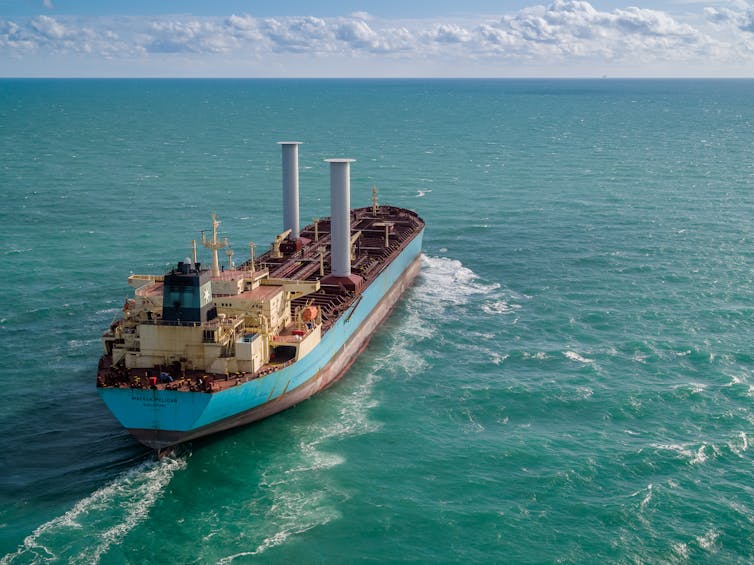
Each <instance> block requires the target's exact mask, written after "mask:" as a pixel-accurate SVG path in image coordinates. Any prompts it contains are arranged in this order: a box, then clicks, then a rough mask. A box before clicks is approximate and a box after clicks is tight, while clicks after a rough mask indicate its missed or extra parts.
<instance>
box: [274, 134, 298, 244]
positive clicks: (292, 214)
mask: <svg viewBox="0 0 754 565" xmlns="http://www.w3.org/2000/svg"><path fill="white" fill-rule="evenodd" d="M278 145H280V146H281V147H282V148H283V231H284V232H285V231H288V230H291V235H290V238H291V239H293V240H296V239H298V238H299V231H298V228H299V218H298V146H299V145H301V142H300V141H278Z"/></svg>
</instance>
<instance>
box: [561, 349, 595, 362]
mask: <svg viewBox="0 0 754 565" xmlns="http://www.w3.org/2000/svg"><path fill="white" fill-rule="evenodd" d="M563 355H565V356H566V357H568V359H570V360H571V361H578V362H579V363H594V359H587V358H586V357H582V356H581V355H579V354H578V353H576V352H575V351H566V352H564V353H563Z"/></svg>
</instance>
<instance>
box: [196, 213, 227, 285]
mask: <svg viewBox="0 0 754 565" xmlns="http://www.w3.org/2000/svg"><path fill="white" fill-rule="evenodd" d="M219 227H220V220H218V219H217V216H216V215H215V213H214V212H212V239H211V240H209V241H208V240H207V238H206V237H205V236H204V232H202V245H203V246H204V247H206V248H207V249H211V250H212V276H213V277H219V276H220V261H219V259H218V257H217V251H218V250H219V249H222V248H223V247H227V245H228V238H227V237H226V238H225V240H223V241H218V240H217V228H219Z"/></svg>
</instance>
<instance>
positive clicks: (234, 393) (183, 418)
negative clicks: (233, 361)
mask: <svg viewBox="0 0 754 565" xmlns="http://www.w3.org/2000/svg"><path fill="white" fill-rule="evenodd" d="M422 236H423V231H422V232H420V233H418V235H417V236H416V237H415V238H414V239H413V240H412V241H411V242H410V243H408V244H407V245H406V247H405V248H404V249H403V251H402V252H401V253H400V254H399V255H398V256H397V257H396V258H395V259H394V260H393V261H392V262H391V263H389V264H388V265H387V266H386V267H385V269H384V270H383V271H382V272H381V273H380V274H379V275H378V276H377V277H376V278H375V279H374V280H373V281H372V283H371V284H370V285H369V286H368V287H367V288H365V289H364V290H363V292H362V294H361V297H360V298H357V300H356V301H355V302H354V304H353V305H352V306H351V307H350V308H349V309H348V310H347V311H346V312H345V313H344V314H343V315H342V316H341V317H340V319H338V321H337V322H335V324H334V325H333V326H332V327H331V328H330V329H329V330H328V331H327V332H326V333H325V334H324V335H323V336H322V341H321V342H320V343H319V345H318V346H317V347H316V348H315V349H314V350H313V351H311V352H310V353H309V354H308V355H306V356H305V357H303V358H302V359H300V360H299V361H297V362H296V363H294V364H292V365H290V366H288V367H286V368H284V369H281V370H279V371H275V372H273V373H270V374H269V375H266V376H264V377H259V378H256V379H253V380H250V381H248V382H246V383H242V384H240V385H239V386H235V387H232V388H228V389H225V390H222V391H219V392H213V393H205V392H183V391H171V390H146V389H124V388H99V389H98V390H99V392H100V395H101V396H102V399H103V401H104V402H105V404H106V405H107V407H108V408H109V409H110V411H111V412H112V413H113V414H114V415H115V417H116V418H117V419H118V420H119V421H120V423H121V424H122V425H123V426H124V427H125V428H126V429H127V430H128V431H129V432H131V433H132V434H133V435H134V436H135V437H136V438H137V439H138V440H139V441H141V442H142V443H144V444H145V445H147V446H149V447H151V448H153V449H158V450H159V449H163V448H166V447H170V446H173V445H176V444H178V443H181V442H185V441H189V440H191V439H195V438H197V437H201V436H205V435H209V434H212V433H216V432H218V431H221V430H225V429H229V428H233V427H236V426H239V425H243V424H247V423H250V422H253V421H256V420H260V419H262V418H265V417H267V416H270V415H272V414H275V413H277V412H280V411H281V410H284V409H286V408H288V407H290V406H293V405H294V404H297V403H299V402H301V401H302V400H305V399H306V398H308V397H309V396H311V395H312V394H315V393H316V392H318V391H319V390H322V389H324V388H326V387H327V386H329V385H331V384H332V383H333V382H335V381H337V380H338V379H339V378H340V377H341V376H342V375H343V373H345V371H346V370H347V369H348V367H350V365H351V363H352V362H353V361H354V360H355V358H356V356H357V355H358V354H359V353H360V352H361V350H362V349H363V348H364V347H365V346H366V344H367V343H368V341H369V338H370V337H371V336H372V334H373V333H374V331H375V330H376V328H377V327H379V325H380V324H381V323H382V321H383V320H384V319H385V318H386V317H387V315H388V314H389V313H390V311H391V310H392V308H393V306H394V305H395V303H396V302H397V300H398V299H399V298H400V296H401V294H402V293H403V291H404V290H405V289H406V288H407V287H408V286H409V285H410V284H411V282H412V281H413V279H414V277H415V276H416V274H417V273H418V271H419V263H420V254H421V248H422Z"/></svg>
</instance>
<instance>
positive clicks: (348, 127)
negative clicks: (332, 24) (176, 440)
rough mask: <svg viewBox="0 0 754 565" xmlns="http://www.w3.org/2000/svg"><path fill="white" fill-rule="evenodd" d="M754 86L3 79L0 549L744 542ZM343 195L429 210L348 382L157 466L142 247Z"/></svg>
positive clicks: (416, 551) (531, 547) (193, 559)
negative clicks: (397, 288)
mask: <svg viewBox="0 0 754 565" xmlns="http://www.w3.org/2000/svg"><path fill="white" fill-rule="evenodd" d="M753 101H754V81H620V80H599V81H597V80H595V81H587V80H584V81H545V80H540V81H524V80H511V81H450V80H448V81H444V80H438V81H390V80H381V81H296V80H289V81H283V80H269V81H242V80H228V81H203V80H195V81H178V80H175V81H158V80H154V81H153V80H122V81H121V80H107V81H96V80H92V81H88V80H39V81H26V80H2V81H0V189H1V190H2V207H0V225H2V236H0V238H1V239H0V244H1V245H0V255H1V256H2V260H3V265H4V276H3V286H2V291H0V369H1V372H0V390H1V391H2V393H1V394H2V397H1V398H2V400H0V470H1V472H0V555H4V557H0V562H1V563H14V564H15V563H43V562H61V563H66V562H72V563H90V562H101V563H157V562H182V563H247V562H252V561H257V560H258V561H260V562H265V563H294V562H302V563H318V562H322V563H325V562H327V563H332V562H356V561H364V562H465V563H466V562H476V563H487V562H501V563H502V562H522V563H544V562H561V563H583V562H617V563H656V562H667V563H699V562H709V561H714V562H742V563H743V562H751V561H752V560H754V481H752V478H753V476H754V465H753V463H754V457H753V455H754V447H752V446H751V443H753V442H754V429H753V428H754V408H753V404H754V374H752V371H753V370H754V346H753V345H752V342H751V336H752V329H751V328H752V324H753V323H754V284H753V281H752V279H753V278H754V221H753V219H752V211H753V210H754V153H753V151H752V147H754V103H753ZM288 139H297V140H301V141H304V142H305V143H304V145H302V146H301V148H300V164H301V177H300V178H301V215H302V219H303V220H304V221H305V222H306V223H308V221H309V219H310V218H312V217H314V216H326V215H328V207H329V181H328V178H329V177H328V174H329V172H328V169H327V166H326V164H325V163H323V161H322V160H323V159H325V158H328V157H352V158H355V159H356V160H357V161H356V163H354V164H353V165H352V169H351V170H352V183H351V186H352V204H353V205H354V206H363V205H367V204H368V203H369V201H370V196H371V187H372V185H373V184H376V185H377V186H378V188H379V190H380V199H381V201H383V202H389V203H393V204H396V205H399V206H405V207H409V208H412V209H415V210H417V211H418V212H419V213H420V214H421V215H422V216H423V217H424V218H425V220H426V221H427V230H426V236H425V251H424V253H425V257H424V259H423V271H422V274H421V275H420V277H419V279H418V280H417V283H416V285H415V287H414V288H413V289H412V290H411V291H410V292H409V294H408V295H407V296H406V297H405V300H404V301H403V302H402V303H401V304H400V306H399V307H398V308H397V309H396V311H395V312H394V314H393V316H392V317H391V319H390V320H389V322H388V323H386V324H385V325H384V326H383V328H382V329H381V330H380V332H379V333H377V334H376V335H375V336H374V339H373V340H372V343H371V345H370V347H369V348H368V349H367V350H366V351H365V353H364V354H363V355H362V357H361V358H360V359H359V361H358V362H357V363H356V364H354V366H353V368H352V369H351V371H350V372H349V374H348V375H347V377H346V378H345V379H344V380H343V381H341V382H340V383H339V384H338V385H337V386H335V387H334V388H332V389H331V390H328V391H326V392H325V393H322V394H320V395H319V396H317V397H315V398H313V399H310V400H309V401H307V402H305V403H303V404H301V405H299V406H298V407H296V408H293V409H291V410H289V411H287V412H285V413H282V414H279V415H277V416H275V417H273V418H270V419H268V420H265V421H263V422H261V423H258V424H255V425H252V426H250V427H246V428H243V429H239V430H236V431H233V432H230V433H226V434H223V435H220V436H217V437H215V438H212V439H209V440H203V441H198V442H194V443H193V444H191V445H189V446H186V447H185V448H184V449H181V450H180V451H179V452H178V453H177V454H176V455H175V456H174V457H173V458H168V459H163V460H161V461H159V462H157V461H154V460H153V458H152V457H151V456H150V454H149V453H148V452H147V451H146V450H145V449H144V448H142V447H141V446H140V445H139V444H138V443H136V442H135V441H134V440H132V439H131V438H130V436H128V434H126V433H125V432H124V431H123V430H122V429H121V428H120V427H119V425H118V424H117V423H116V422H115V421H114V420H113V419H112V417H111V416H110V415H109V413H108V412H107V410H106V409H105V407H104V405H103V404H102V403H101V401H100V400H99V397H98V396H97V394H96V390H95V386H94V384H95V383H94V374H95V369H96V364H97V359H98V355H99V352H100V345H99V335H100V333H101V331H102V330H103V329H105V328H106V327H107V326H108V324H109V323H110V321H111V320H112V319H113V317H114V316H115V315H116V314H117V313H118V311H119V309H120V307H121V305H122V303H123V300H124V297H125V296H126V295H127V294H128V291H129V288H128V286H127V284H126V279H127V277H128V275H129V274H130V273H131V272H135V273H160V272H162V271H163V270H164V268H165V266H166V265H167V264H168V263H172V262H175V261H176V260H180V259H182V258H183V257H185V256H186V255H188V254H189V253H190V241H191V239H193V238H195V237H197V235H198V232H199V230H201V229H206V228H207V227H209V225H210V219H209V215H210V213H211V212H216V213H217V214H218V216H219V217H220V219H221V220H222V222H223V224H222V230H223V233H224V235H227V236H228V238H229V240H230V241H231V244H233V246H234V248H235V250H236V258H237V259H238V258H244V257H245V256H247V255H248V242H249V241H250V240H253V241H255V242H257V244H259V245H260V246H264V245H266V244H267V243H268V242H270V241H271V240H272V238H273V237H274V235H275V234H276V233H277V232H278V231H280V229H281V226H282V217H281V216H282V214H281V206H282V204H281V202H282V197H281V193H280V154H279V151H280V150H279V147H278V146H277V145H276V144H275V142H276V141H279V140H288Z"/></svg>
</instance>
